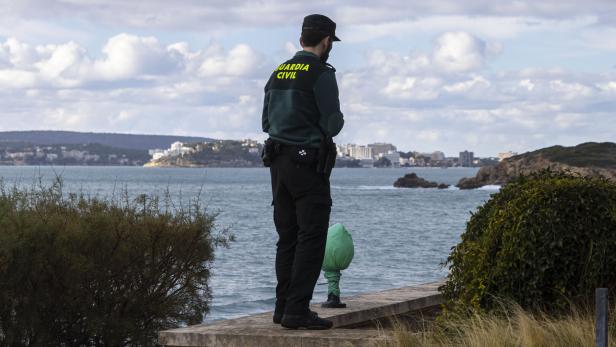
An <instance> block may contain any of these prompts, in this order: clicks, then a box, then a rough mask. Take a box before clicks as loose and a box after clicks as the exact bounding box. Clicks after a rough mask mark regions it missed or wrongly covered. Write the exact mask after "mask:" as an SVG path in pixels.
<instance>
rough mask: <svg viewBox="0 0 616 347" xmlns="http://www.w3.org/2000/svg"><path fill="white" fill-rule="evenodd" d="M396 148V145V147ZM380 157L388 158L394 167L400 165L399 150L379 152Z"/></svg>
mask: <svg viewBox="0 0 616 347" xmlns="http://www.w3.org/2000/svg"><path fill="white" fill-rule="evenodd" d="M394 148H395V147H394ZM379 158H387V160H389V162H390V163H391V166H393V167H400V153H398V152H397V151H395V150H393V151H387V153H381V154H379Z"/></svg>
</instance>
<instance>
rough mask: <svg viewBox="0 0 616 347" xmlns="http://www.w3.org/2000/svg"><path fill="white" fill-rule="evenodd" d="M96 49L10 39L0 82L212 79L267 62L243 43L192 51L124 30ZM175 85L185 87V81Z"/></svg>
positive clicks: (2, 54) (250, 72)
mask: <svg viewBox="0 0 616 347" xmlns="http://www.w3.org/2000/svg"><path fill="white" fill-rule="evenodd" d="M101 53H102V56H101V57H99V58H94V57H91V56H89V55H88V54H87V51H86V49H85V48H83V47H81V46H80V45H79V44H77V43H75V42H73V41H70V42H67V43H63V44H49V45H39V46H31V45H28V44H26V43H22V42H20V41H18V40H16V39H14V38H9V39H7V40H6V42H4V43H2V44H1V45H0V66H1V68H0V83H1V84H2V86H3V87H6V88H36V87H58V88H76V87H84V86H88V85H94V84H96V85H98V86H101V85H104V84H105V83H120V85H122V84H123V83H124V84H125V85H130V84H132V83H133V82H135V81H139V82H140V83H146V84H156V83H158V82H157V81H158V80H165V79H174V78H176V79H177V78H184V79H185V78H188V79H190V78H192V77H190V76H191V75H192V74H195V75H198V76H199V77H203V78H208V79H209V81H210V83H213V82H214V80H213V79H214V78H223V77H230V78H236V77H246V76H262V74H263V71H264V70H263V69H264V68H265V64H266V62H267V59H266V58H265V56H263V55H262V54H261V53H259V52H257V51H255V50H254V49H253V48H252V47H250V46H248V45H247V44H238V45H236V46H235V47H232V48H231V49H230V50H229V51H228V52H226V51H225V49H224V48H223V47H222V46H221V45H220V44H218V43H215V42H213V43H212V44H210V45H209V46H208V47H206V48H205V49H204V50H199V51H191V50H190V47H189V46H188V44H187V43H186V42H176V43H172V44H170V45H168V46H165V45H163V44H161V43H160V42H159V41H158V39H157V38H155V37H152V36H148V37H141V36H135V35H129V34H126V33H122V34H119V35H116V36H113V37H111V38H109V39H108V40H107V42H106V43H105V45H104V46H103V47H102V50H101ZM131 81H133V82H131ZM217 81H218V83H222V84H229V83H230V82H231V80H229V79H227V80H224V79H218V80H217ZM162 83H163V84H164V82H162ZM192 85H193V86H194V84H192ZM213 85H214V86H215V85H216V83H214V84H213ZM117 86H118V85H111V84H110V85H109V87H111V88H113V87H117ZM176 86H181V87H182V88H183V89H186V88H185V87H186V86H187V84H183V85H182V84H179V85H176Z"/></svg>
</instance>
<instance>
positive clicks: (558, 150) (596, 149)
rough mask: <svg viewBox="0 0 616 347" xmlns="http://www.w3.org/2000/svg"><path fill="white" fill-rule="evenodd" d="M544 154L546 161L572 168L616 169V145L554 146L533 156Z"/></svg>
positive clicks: (591, 143)
mask: <svg viewBox="0 0 616 347" xmlns="http://www.w3.org/2000/svg"><path fill="white" fill-rule="evenodd" d="M535 153H536V154H542V155H543V156H544V157H545V158H546V159H549V160H551V161H553V162H560V163H564V164H567V165H571V166H580V167H585V166H596V167H603V168H610V169H616V143H612V142H604V143H596V142H587V143H582V144H580V145H577V146H575V147H563V146H553V147H548V148H544V149H542V150H540V151H535V152H532V153H531V154H535Z"/></svg>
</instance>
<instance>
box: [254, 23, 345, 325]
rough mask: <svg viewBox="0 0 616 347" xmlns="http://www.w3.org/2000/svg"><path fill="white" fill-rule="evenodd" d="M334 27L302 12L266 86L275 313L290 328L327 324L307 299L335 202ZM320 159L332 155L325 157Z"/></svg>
mask: <svg viewBox="0 0 616 347" xmlns="http://www.w3.org/2000/svg"><path fill="white" fill-rule="evenodd" d="M335 30H336V23H334V22H333V21H332V20H331V19H329V18H328V17H326V16H323V15H319V14H313V15H309V16H306V17H305V18H304V22H303V24H302V33H301V38H300V44H301V46H302V48H303V50H301V51H299V52H297V53H296V54H295V56H293V58H291V59H290V60H288V61H286V62H284V63H283V64H280V65H279V66H278V67H277V68H276V70H274V72H273V73H272V75H271V77H270V79H269V80H268V82H267V84H266V86H265V98H264V103H263V115H262V125H263V131H264V132H267V133H268V134H269V139H268V140H267V141H266V146H265V147H266V148H265V150H264V155H265V157H266V158H264V163H265V164H266V166H270V173H271V181H272V195H273V201H272V204H273V206H274V224H275V226H276V231H277V233H278V236H279V238H278V242H277V244H276V278H277V280H278V284H277V286H276V306H275V311H274V317H273V320H274V323H280V324H281V325H282V326H283V327H286V328H289V329H298V328H303V329H329V328H331V326H332V322H331V321H329V320H325V319H322V318H320V317H318V315H317V314H316V312H313V311H310V310H309V304H310V300H311V299H312V293H313V291H314V286H315V284H316V282H317V279H318V277H319V273H320V270H321V265H322V262H323V256H324V252H325V241H326V239H327V228H328V225H329V216H330V211H331V204H332V200H331V195H330V185H329V172H330V170H331V167H332V166H333V161H335V145H334V144H333V141H331V138H332V137H333V136H336V135H337V134H338V133H339V132H340V130H341V129H342V125H343V123H344V121H343V116H342V113H341V112H340V102H339V100H338V86H337V83H336V76H335V71H336V70H335V69H334V68H333V67H332V66H331V65H329V64H327V59H328V57H329V53H330V51H331V49H332V44H333V41H340V39H339V38H338V37H336V34H335ZM328 141H329V142H328ZM323 158H330V159H331V158H333V159H334V160H333V161H332V160H327V163H325V164H324V160H325V159H323ZM320 159H322V160H320ZM323 166H325V167H326V168H325V169H324V168H323ZM328 166H329V167H328Z"/></svg>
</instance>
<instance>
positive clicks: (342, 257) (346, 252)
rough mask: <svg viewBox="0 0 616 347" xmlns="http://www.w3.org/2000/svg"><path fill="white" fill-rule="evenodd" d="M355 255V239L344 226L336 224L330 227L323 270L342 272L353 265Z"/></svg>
mask: <svg viewBox="0 0 616 347" xmlns="http://www.w3.org/2000/svg"><path fill="white" fill-rule="evenodd" d="M354 254H355V250H354V247H353V238H352V237H351V234H349V232H348V231H347V230H346V228H345V227H344V225H342V224H340V223H336V224H334V225H332V226H331V227H329V229H328V230H327V243H326V245H325V257H324V258H323V266H322V268H323V270H324V271H340V270H344V269H346V268H347V267H349V265H350V264H351V260H353V255H354Z"/></svg>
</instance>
